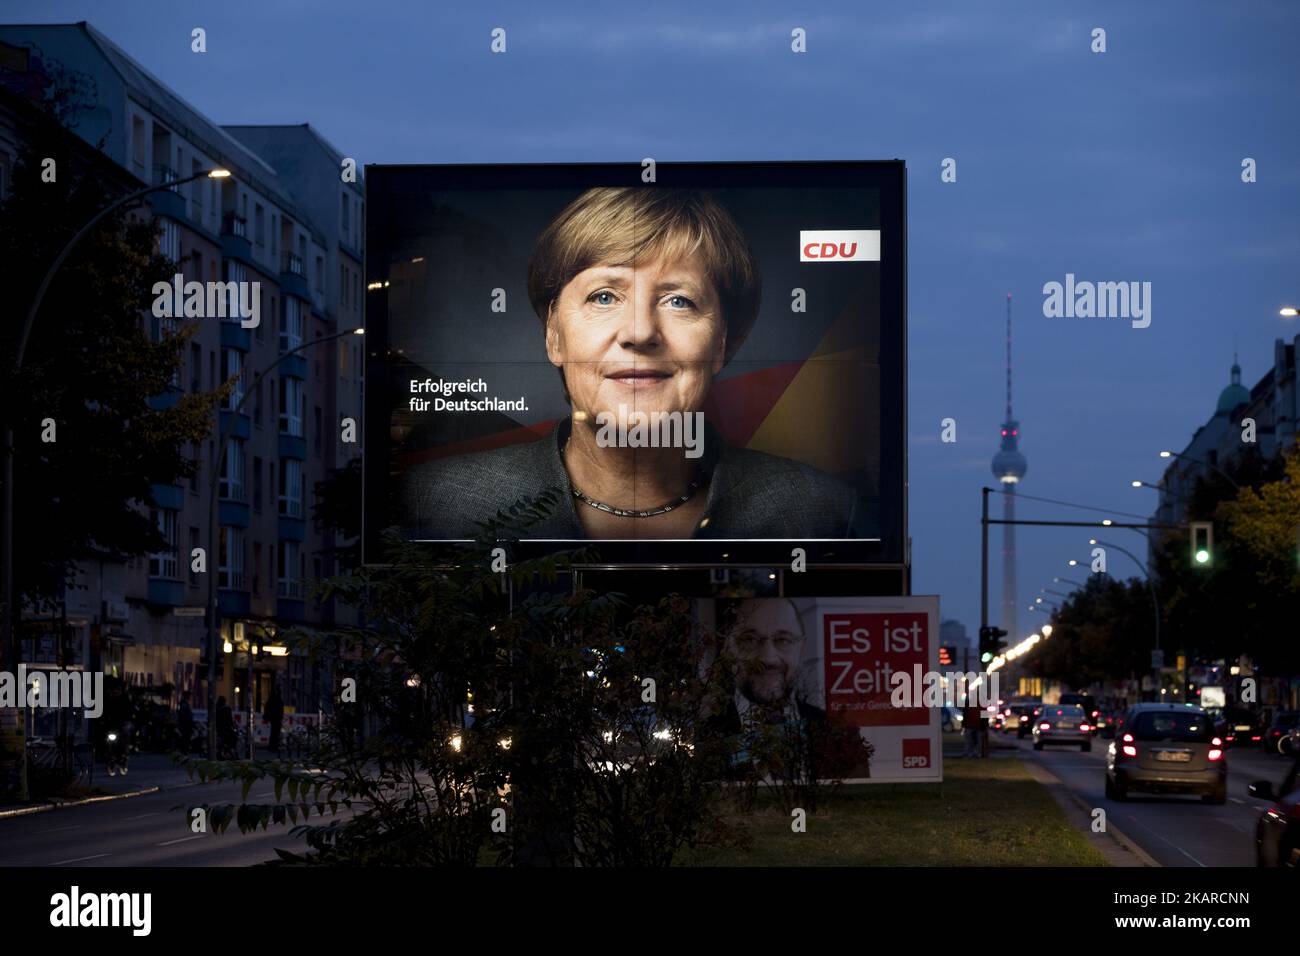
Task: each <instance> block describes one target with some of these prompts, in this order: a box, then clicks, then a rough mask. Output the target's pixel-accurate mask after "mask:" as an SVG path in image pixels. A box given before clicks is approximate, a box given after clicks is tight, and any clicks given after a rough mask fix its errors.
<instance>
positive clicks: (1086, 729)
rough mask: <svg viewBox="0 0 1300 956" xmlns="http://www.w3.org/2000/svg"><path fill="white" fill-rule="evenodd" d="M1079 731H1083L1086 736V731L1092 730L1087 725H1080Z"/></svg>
mask: <svg viewBox="0 0 1300 956" xmlns="http://www.w3.org/2000/svg"><path fill="white" fill-rule="evenodd" d="M1079 729H1080V730H1081V731H1083V732H1084V733H1085V734H1086V733H1087V732H1088V731H1090V730H1092V728H1091V727H1089V726H1088V725H1087V724H1080V725H1079Z"/></svg>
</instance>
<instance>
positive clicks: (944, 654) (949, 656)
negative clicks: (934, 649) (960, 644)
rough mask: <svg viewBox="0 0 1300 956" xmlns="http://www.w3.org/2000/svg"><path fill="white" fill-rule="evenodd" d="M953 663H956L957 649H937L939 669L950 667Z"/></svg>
mask: <svg viewBox="0 0 1300 956" xmlns="http://www.w3.org/2000/svg"><path fill="white" fill-rule="evenodd" d="M955 663H957V648H955V647H940V648H939V666H940V667H951V666H952V665H953V664H955Z"/></svg>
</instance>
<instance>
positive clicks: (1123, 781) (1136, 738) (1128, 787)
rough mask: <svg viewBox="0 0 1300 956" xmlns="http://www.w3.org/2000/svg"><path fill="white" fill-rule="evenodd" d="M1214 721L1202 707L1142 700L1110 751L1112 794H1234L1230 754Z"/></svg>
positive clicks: (1208, 797)
mask: <svg viewBox="0 0 1300 956" xmlns="http://www.w3.org/2000/svg"><path fill="white" fill-rule="evenodd" d="M1226 751H1227V748H1226V747H1225V746H1224V741H1223V740H1222V739H1221V738H1219V737H1217V736H1215V733H1214V723H1213V721H1212V720H1211V719H1210V715H1209V714H1207V713H1206V712H1205V711H1203V710H1202V709H1201V708H1199V707H1189V706H1187V705H1186V704H1138V705H1136V706H1134V707H1131V708H1130V709H1129V711H1128V713H1127V714H1125V715H1124V719H1123V722H1122V723H1121V724H1120V725H1119V727H1117V728H1116V730H1115V739H1114V741H1113V742H1112V743H1111V745H1110V748H1109V750H1108V751H1107V753H1106V796H1107V797H1109V798H1110V799H1112V800H1124V799H1126V798H1127V797H1128V795H1129V794H1130V793H1131V792H1133V791H1135V790H1146V791H1149V792H1172V793H1196V794H1200V796H1201V798H1202V799H1203V800H1204V801H1205V802H1206V803H1220V804H1221V803H1223V802H1224V801H1225V800H1227V798H1228V797H1227V794H1228V758H1227V753H1226Z"/></svg>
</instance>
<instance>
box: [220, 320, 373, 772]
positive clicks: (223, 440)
mask: <svg viewBox="0 0 1300 956" xmlns="http://www.w3.org/2000/svg"><path fill="white" fill-rule="evenodd" d="M364 334H365V329H363V328H356V329H346V330H344V331H342V332H335V333H333V334H332V335H326V336H322V337H321V338H318V339H312V340H311V341H310V342H303V343H302V344H301V345H299V346H296V347H295V348H291V349H289V350H288V351H287V352H285V353H284V354H283V355H281V356H280V357H279V358H277V359H276V360H275V361H274V362H272V363H271V364H270V365H268V366H267V367H266V368H264V369H262V371H260V372H259V373H258V374H257V377H256V378H254V379H253V384H252V385H251V386H249V387H248V388H246V389H245V390H244V394H243V395H242V396H241V397H240V399H239V402H238V404H236V405H235V407H234V408H232V409H231V410H230V421H231V425H232V426H233V425H234V422H235V420H236V417H237V416H238V415H239V412H240V409H242V408H243V407H244V403H245V402H246V401H248V400H249V398H251V397H252V395H253V393H254V392H256V391H257V388H258V386H259V385H261V384H262V379H264V378H266V376H267V375H269V374H270V373H271V372H273V371H275V368H276V366H278V365H279V364H280V363H281V362H283V361H284V360H285V359H287V358H288V357H289V356H290V355H296V354H297V353H298V352H301V351H302V350H303V349H305V348H307V347H308V346H310V345H320V344H321V343H322V342H331V341H333V340H334V339H341V338H343V336H345V335H364ZM217 421H218V422H220V421H221V416H220V414H219V413H218V415H217ZM232 437H233V431H227V432H223V433H222V434H221V436H220V439H219V440H218V442H217V453H216V458H215V459H214V460H213V463H212V476H211V478H210V480H209V484H210V485H211V487H210V488H209V489H208V500H209V502H210V507H209V509H208V548H209V549H212V548H213V547H214V546H215V548H216V552H217V553H216V555H215V557H216V559H217V568H216V569H215V570H214V569H212V568H211V567H209V569H208V615H207V616H208V759H210V760H215V759H216V758H217V720H216V718H217V634H218V633H219V632H220V630H221V613H220V608H219V607H218V606H217V576H218V575H219V574H220V573H221V569H220V564H221V542H220V541H219V540H218V537H217V483H218V482H219V481H220V480H221V470H222V465H223V463H224V462H225V459H226V446H227V445H229V444H230V439H231V438H232ZM208 556H209V558H211V557H213V555H212V554H211V553H210V552H209V555H208ZM231 559H232V566H233V555H232V556H231Z"/></svg>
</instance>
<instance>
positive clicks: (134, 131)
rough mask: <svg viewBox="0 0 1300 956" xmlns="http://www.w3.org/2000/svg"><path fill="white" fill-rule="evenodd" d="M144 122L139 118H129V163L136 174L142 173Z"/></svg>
mask: <svg viewBox="0 0 1300 956" xmlns="http://www.w3.org/2000/svg"><path fill="white" fill-rule="evenodd" d="M144 138H145V137H144V120H143V119H141V118H140V117H139V116H132V117H131V162H132V163H133V164H134V166H135V171H136V172H137V173H143V172H144V153H145V149H144V146H145V143H144Z"/></svg>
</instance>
